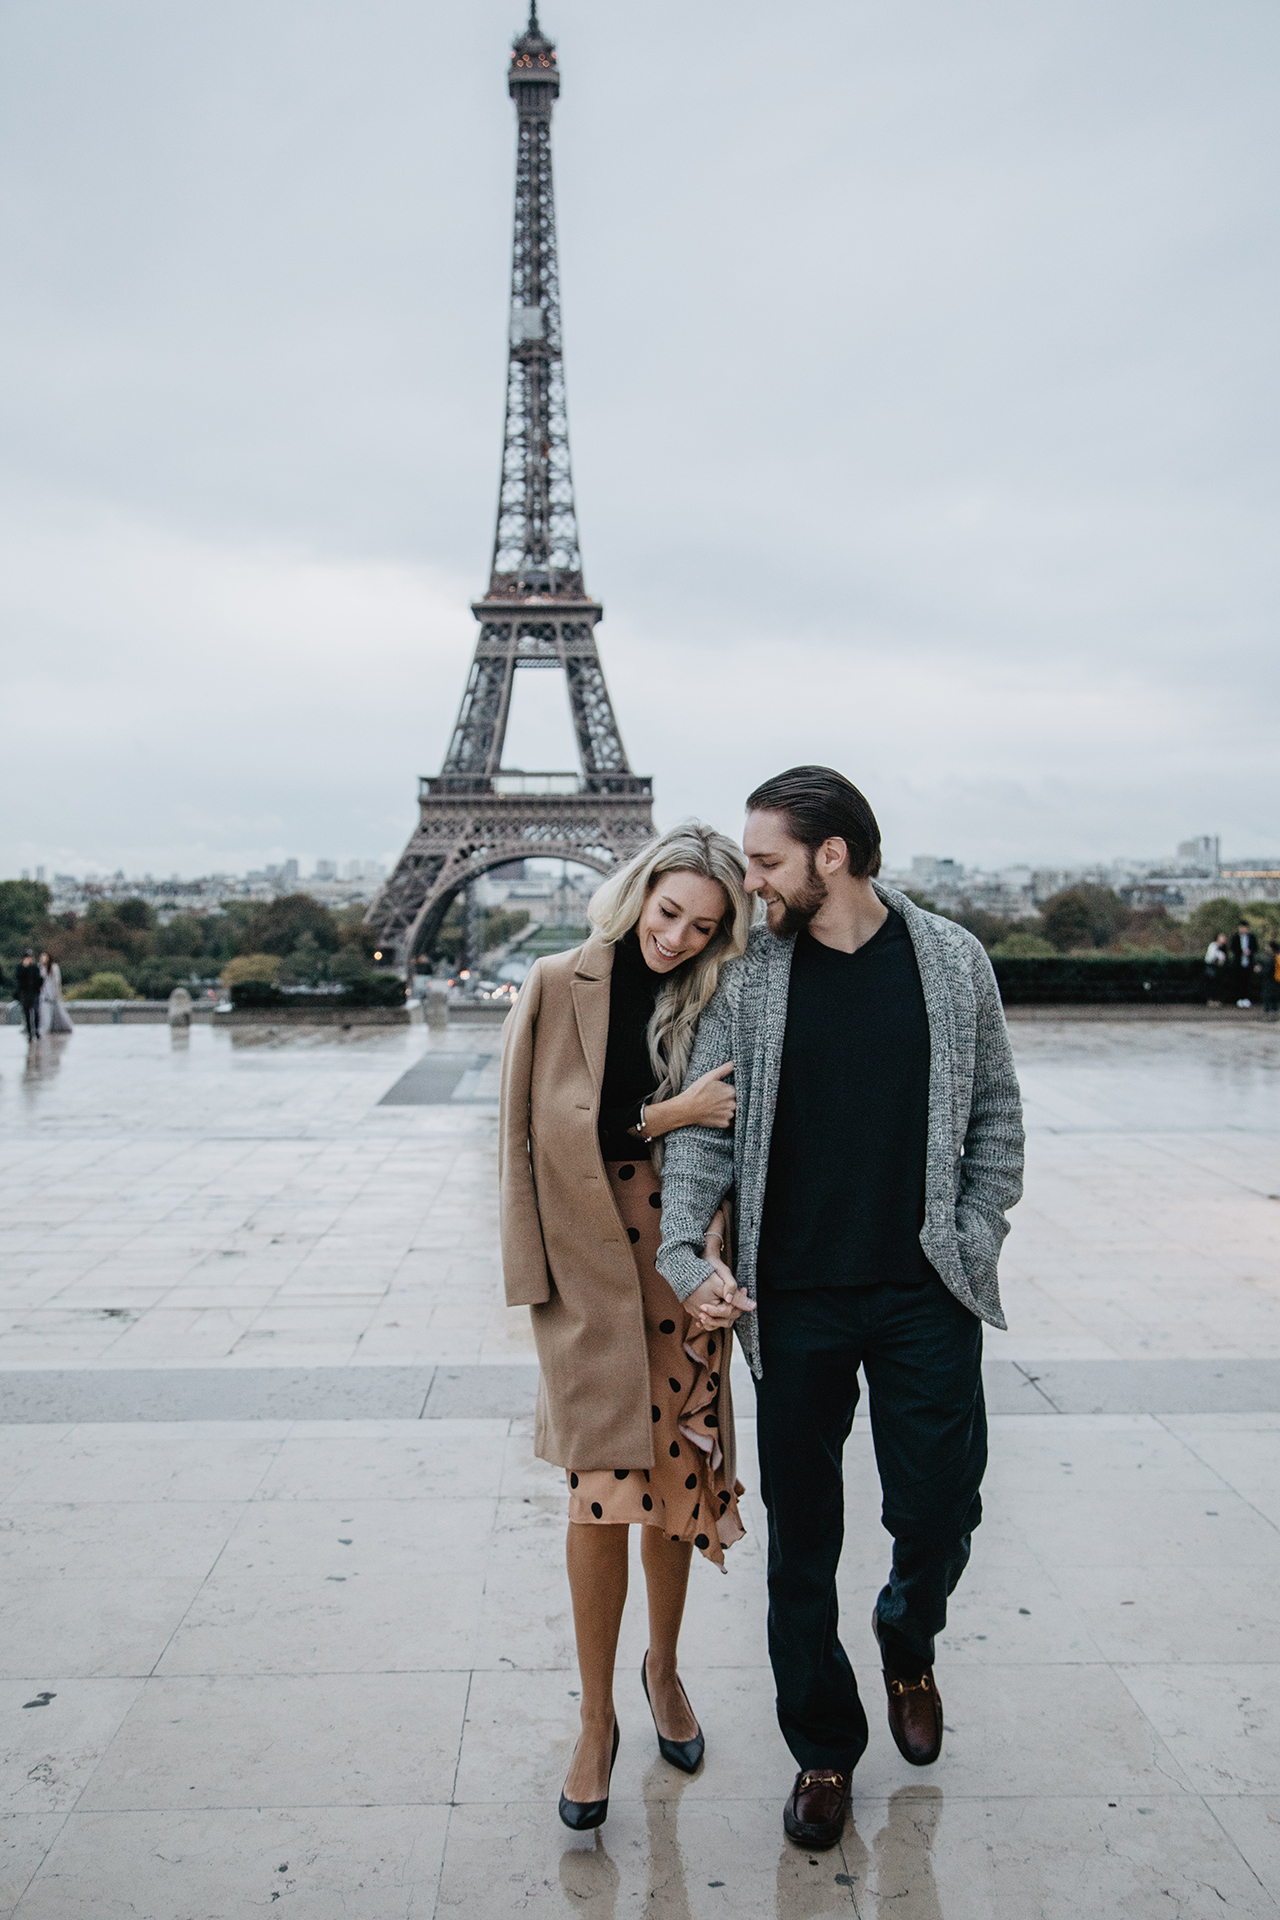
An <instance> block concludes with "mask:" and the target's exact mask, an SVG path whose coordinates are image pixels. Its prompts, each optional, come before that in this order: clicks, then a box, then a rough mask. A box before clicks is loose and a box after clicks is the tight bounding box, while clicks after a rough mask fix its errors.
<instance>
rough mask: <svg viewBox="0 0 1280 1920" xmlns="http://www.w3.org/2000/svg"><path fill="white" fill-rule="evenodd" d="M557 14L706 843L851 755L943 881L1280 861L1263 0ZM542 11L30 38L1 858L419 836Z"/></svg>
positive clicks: (607, 355) (342, 13)
mask: <svg viewBox="0 0 1280 1920" xmlns="http://www.w3.org/2000/svg"><path fill="white" fill-rule="evenodd" d="M544 14H545V21H546V25H547V27H548V29H549V31H551V32H552V33H553V34H554V35H555V36H556V37H557V39H558V41H559V44H560V52H561V61H562V66H563V69H564V75H565V85H564V93H563V96H562V100H561V104H560V107H559V109H558V112H557V120H556V157H557V187H558V196H559V210H560V218H561V237H562V256H563V278H564V296H565V315H566V338H567V353H568V376H569V398H570V411H571V421H572V431H573V439H574V450H575V464H576V471H577V480H578V491H579V500H580V506H581V515H582V524H583V535H584V545H585V552H586V562H587V571H588V580H589V582H590V584H591V586H592V588H593V590H594V591H595V592H597V593H598V594H600V595H601V597H602V598H603V599H604V601H605V603H606V625H605V628H604V629H603V635H602V644H603V647H604V650H605V655H606V663H607V667H608V671H609V674H610V678H611V683H612V685H613V689H614V694H615V700H616V702H617V704H618V707H619V710H620V714H621V719H622V724H623V730H624V735H625V737H626V739H627V743H628V746H629V749H630V751H631V755H632V759H633V762H634V763H635V764H636V766H637V767H638V768H640V769H641V770H642V771H645V772H652V773H653V774H654V775H655V777H656V779H657V783H658V785H657V791H658V811H659V814H660V816H661V817H663V818H665V819H670V818H674V817H676V816H678V815H679V814H681V813H683V812H686V811H690V810H697V811H700V812H704V813H707V814H710V815H711V816H713V817H715V818H717V819H719V820H721V821H722V822H723V823H724V824H726V825H730V826H732V825H733V824H734V823H735V822H736V819H737V816H738V805H739V801H740V797H741V794H742V792H743V790H744V787H745V785H746V784H747V783H748V782H750V781H753V780H754V779H756V778H758V777H760V775H762V774H763V773H765V772H768V771H771V770H774V769H775V768H776V766H777V765H778V764H781V763H786V762H788V761H791V760H794V759H799V758H822V759H828V760H832V761H834V762H835V763H837V764H839V765H841V766H844V767H845V768H846V769H847V770H848V771H850V772H851V773H852V774H854V776H855V777H856V778H859V779H860V780H861V781H862V782H863V783H864V784H865V785H866V787H867V789H868V791H869V792H870V793H871V794H872V797H873V799H874V800H875V802H876V804H877V807H878V809H879V811H880V812H881V814H882V817H883V822H884V826H885V831H886V839H887V842H888V845H889V847H890V850H891V852H892V854H893V855H894V857H906V856H908V855H909V854H910V853H911V852H913V851H918V850H924V849H926V848H928V849H931V850H934V851H938V852H949V853H955V854H957V855H959V857H961V858H964V859H969V860H973V859H989V858H991V859H994V858H1004V857H1008V858H1014V857H1024V856H1028V855H1030V856H1043V857H1049V858H1051V857H1086V856H1098V855H1105V854H1109V853H1112V852H1117V851H1121V850H1130V849H1132V850H1152V851H1156V850H1159V849H1161V848H1168V847H1171V845H1172V843H1173V841H1174V840H1175V839H1177V838H1179V837H1181V836H1182V835H1184V834H1187V833H1191V832H1194V831H1200V830H1206V831H1220V832H1221V833H1222V834H1223V836H1224V840H1225V842H1226V844H1227V846H1228V848H1229V849H1232V850H1235V851H1239V852H1247V851H1251V850H1253V851H1267V850H1271V849H1273V848H1274V847H1275V846H1276V845H1277V844H1280V774H1278V773H1277V756H1276V754H1275V751H1274V747H1273V745H1272V741H1273V737H1274V732H1275V718H1276V705H1277V691H1278V682H1280V668H1278V667H1277V650H1276V645H1275V638H1274V632H1275V610H1276V581H1275V564H1276V563H1275V558H1274V552H1275V548H1276V541H1275V536H1274V524H1275V506H1276V458H1277V456H1276V447H1277V442H1278V438H1280V436H1278V435H1277V422H1276V419H1275V412H1276V402H1275V384H1274V380H1273V379H1272V376H1271V359H1272V357H1273V345H1272V343H1273V341H1274V339H1275V337H1276V334H1277V319H1278V316H1277V312H1276V307H1277V298H1276V294H1277V282H1278V280H1280V275H1278V273H1277V261H1276V251H1275V241H1274V220H1273V210H1272V205H1271V196H1272V186H1271V182H1272V181H1273V180H1274V178H1275V172H1276V159H1277V155H1276V145H1277V140H1276V133H1275V115H1274V105H1273V103H1274V90H1275V82H1276V68H1277V64H1278V63H1277V38H1278V35H1280V27H1278V26H1277V21H1276V16H1275V15H1274V12H1273V11H1272V10H1271V9H1268V8H1264V7H1263V6H1262V5H1261V4H1256V5H1246V4H1238V3H1237V0H1221V4H1219V5H1217V6H1215V7H1214V8H1212V9H1206V8H1204V7H1203V6H1198V5H1196V6H1193V5H1190V4H1185V3H1181V4H1180V3H1179V0H1172V3H1170V0H1161V4H1126V5H1122V6H1120V7H1116V6H1114V5H1111V4H1105V5H1104V4H1102V3H1101V0H1091V3H1090V4H1084V5H1079V6H1075V7H1072V8H1070V9H1068V8H1059V7H1048V8H1034V9H1031V8H1026V7H1025V6H1021V5H1013V4H1011V3H1009V4H987V5H980V6H975V7H970V8H965V9H957V8H954V7H949V6H946V5H944V4H943V3H942V0H914V3H913V0H908V3H907V4H905V5H902V6H898V7H894V8H892V9H887V10H886V9H874V8H871V7H868V6H865V5H862V4H857V5H853V6H849V5H836V4H834V3H830V4H829V3H827V0H812V4H806V5H805V6H803V7H799V8H793V9H791V10H790V11H789V12H788V13H785V14H779V13H778V12H777V10H776V9H774V8H772V7H765V6H764V5H762V4H757V3H756V0H748V3H747V4H743V5H736V6H733V7H729V6H728V5H727V4H724V0H714V4H713V3H712V0H685V3H684V4H683V5H679V6H677V5H675V4H674V0H652V4H649V5H647V6H646V7H645V8H644V9H643V10H642V11H641V12H639V13H637V12H635V11H634V10H627V9H621V8H604V7H601V6H600V5H599V4H598V0H597V4H595V5H590V4H587V0H546V7H545V9H544ZM519 24H520V18H519V8H518V5H517V6H515V7H514V11H513V10H512V8H509V7H508V6H507V5H506V4H503V5H501V6H500V5H498V4H497V3H496V0H476V3H475V4H471V5H468V6H466V7H461V8H458V7H453V8H446V7H443V6H440V5H424V4H421V3H419V4H417V5H414V6H412V7H411V6H409V5H408V4H407V0H385V3H384V4H377V5H374V6H370V7H365V8H361V9H354V8H350V7H339V6H337V5H334V4H332V3H331V0H308V4H306V5H305V6H303V5H301V4H299V3H298V0H275V4H273V5H272V6H271V7H270V8H257V7H250V6H248V5H247V4H231V5H227V6H224V7H222V8H220V9H218V10H216V11H214V12H210V11H209V10H207V9H198V8H196V7H195V6H193V5H189V4H179V5H176V6H175V5H164V6H161V5H159V4H158V0H157V3H156V4H149V5H142V4H136V3H134V4H130V3H129V0H122V3H121V4H118V5H116V6H114V7H112V8H111V9H109V10H108V9H103V8H100V7H96V6H93V5H91V4H89V0H80V3H79V4H67V5H64V6H62V7H60V8H59V9H57V10H56V11H55V12H51V11H50V10H49V9H46V8H39V7H36V6H35V5H32V4H26V5H24V6H19V7H15V8H11V9H9V10H8V12H7V13H6V14H5V16H4V19H3V22H2V23H0V169H2V172H3V182H4V187H3V193H2V195H0V239H2V241H3V247H4V255H5V259H6V276H5V283H6V284H5V291H4V294H3V299H2V302H0V369H2V370H3V371H0V446H2V447H3V453H2V454H0V487H2V488H3V504H4V525H3V534H2V538H3V546H4V552H3V554H2V555H0V559H3V562H4V565H3V575H2V577H0V618H2V620H3V634H4V638H3V643H2V644H3V648H4V661H5V687H6V696H7V697H6V702H5V707H6V713H5V719H4V722H3V734H2V735H0V740H2V742H3V753H2V754H0V760H2V761H3V769H2V770H0V867H2V868H3V869H4V870H6V871H13V870H14V869H15V868H16V867H17V866H18V865H19V864H22V865H30V864H32V863H33V862H35V861H37V860H43V861H45V862H46V863H57V862H62V863H64V864H66V863H71V862H73V861H76V862H80V863H86V862H88V863H93V864H98V865H105V864H107V863H108V862H110V863H111V864H115V863H116V862H117V861H122V862H123V863H124V864H125V865H126V866H132V865H137V866H139V867H143V866H146V867H150V868H152V869H153V870H157V871H168V870H170V869H171V868H178V869H181V870H184V871H194V870H198V869H199V868H201V867H206V866H208V865H210V864H214V863H218V862H226V863H231V864H243V863H247V862H250V861H252V862H254V863H256V862H257V861H259V860H260V859H262V858H264V857H272V856H274V855H278V854H282V853H288V852H296V853H300V854H303V855H304V856H307V855H311V854H314V853H330V854H334V855H339V856H341V855H346V854H358V853H373V852H384V853H385V852H394V851H395V850H397V849H398V847H399V845H400V843H401V842H402V840H403V839H404V837H405V835H406V833H407V831H408V828H409V826H410V824H411V821H412V815H413V792H414V788H413V781H414V777H415V776H416V774H417V773H419V772H422V771H429V770H431V769H432V768H434V766H435V765H436V764H438V761H439V757H440V754H441V753H442V751H443V747H444V744H445V739H446V736H447V733H448V728H449V725H450V723H451V721H452V717H453V712H454V710H455V708H456V704H457V700H458V698H459V695H460V693H461V690H462V684H463V680H464V676H465V670H466V665H467V660H468V657H469V652H470V644H471V637H472V632H473V628H472V623H471V619H470V615H469V613H468V611H467V601H468V599H469V598H470V596H471V595H472V594H473V593H475V592H476V591H478V590H479V589H480V587H481V586H482V584H483V581H484V578H485V573H486V569H487V558H488V544H489V539H490V534H491V523H492V512H493V505H494V494H495V487H496V477H497V457H498V442H499V434H500V425H501V420H500V409H501V398H502V356H503V350H504V319H505V302H506V275H507V257H506V256H507V247H508V236H509V222H510V188H511V181H510V174H511V160H512V144H513V142H512V131H513V130H512V113H511V108H510V105H509V102H508V101H507V99H506V96H505V89H504V84H503V69H504V64H505V57H506V46H507V42H508V41H509V38H510V35H511V33H512V32H513V31H514V30H515V29H516V28H517V27H518V25H519ZM528 694H529V697H530V698H534V697H535V696H534V695H533V691H532V689H529V690H528ZM534 720H536V721H537V726H538V731H539V737H543V736H544V734H545V722H544V721H543V720H542V719H540V718H539V717H538V716H537V715H534V716H533V718H532V719H531V721H530V730H532V729H533V724H534ZM520 724H522V722H521V721H520V717H519V716H517V725H518V726H519V725H520ZM516 744H517V743H516V741H514V740H513V747H514V746H515V745H516Z"/></svg>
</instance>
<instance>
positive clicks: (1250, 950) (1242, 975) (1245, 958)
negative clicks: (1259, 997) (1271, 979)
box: [1231, 920, 1262, 1007]
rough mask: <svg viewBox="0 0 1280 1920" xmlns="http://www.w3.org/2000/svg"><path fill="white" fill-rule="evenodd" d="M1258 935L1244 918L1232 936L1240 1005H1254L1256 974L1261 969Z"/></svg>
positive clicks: (1233, 965)
mask: <svg viewBox="0 0 1280 1920" xmlns="http://www.w3.org/2000/svg"><path fill="white" fill-rule="evenodd" d="M1261 967H1262V962H1261V960H1260V958H1259V953H1258V936H1257V934H1256V933H1254V931H1253V930H1252V928H1251V927H1250V925H1249V922H1248V921H1247V920H1242V921H1241V922H1240V925H1239V926H1238V927H1237V928H1236V931H1235V932H1234V933H1233V934H1232V936H1231V973H1232V986H1233V987H1234V989H1235V991H1234V999H1235V1003H1236V1005H1237V1006H1238V1007H1251V1006H1252V1005H1253V994H1254V976H1255V975H1256V974H1258V973H1259V972H1260V971H1261Z"/></svg>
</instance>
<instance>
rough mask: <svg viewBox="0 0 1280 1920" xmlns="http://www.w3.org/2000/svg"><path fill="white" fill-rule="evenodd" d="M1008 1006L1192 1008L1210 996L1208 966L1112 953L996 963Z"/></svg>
mask: <svg viewBox="0 0 1280 1920" xmlns="http://www.w3.org/2000/svg"><path fill="white" fill-rule="evenodd" d="M991 964H992V966H993V967H994V968H995V972H996V979H997V981H998V982H999V984H1000V997H1001V998H1002V999H1003V1000H1004V1002H1005V1004H1006V1005H1007V1006H1011V1007H1027V1006H1054V1005H1057V1006H1069V1005H1071V1004H1073V1003H1074V1004H1076V1005H1081V1004H1094V1005H1097V1004H1100V1003H1103V1002H1110V1003H1111V1004H1116V1003H1118V1002H1123V1003H1125V1004H1128V1005H1130V1006H1138V1005H1142V1006H1165V1007H1169V1006H1189V1005H1192V1004H1194V1003H1195V1002H1196V1001H1201V1000H1204V999H1205V998H1206V992H1205V973H1204V962H1203V960H1198V959H1194V958H1192V959H1174V958H1171V957H1169V956H1165V957H1164V958H1161V959H1150V960H1144V959H1141V958H1138V959H1134V958H1130V957H1128V956H1126V957H1124V958H1120V957H1118V956H1116V955H1114V954H1105V955H1100V956H1099V957H1098V959H1096V960H1093V959H1089V958H1087V957H1085V956H1083V955H1079V954H1062V955H1060V956H1059V957H1058V958H1056V959H1053V960H1039V959H1037V960H992V962H991Z"/></svg>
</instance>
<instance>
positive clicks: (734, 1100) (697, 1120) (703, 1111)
mask: <svg viewBox="0 0 1280 1920" xmlns="http://www.w3.org/2000/svg"><path fill="white" fill-rule="evenodd" d="M732 1072H733V1062H732V1060H726V1061H725V1063H724V1065H723V1066H722V1067H713V1068H712V1070H711V1072H710V1073H704V1074H703V1075H702V1076H701V1078H700V1079H697V1080H695V1081H694V1082H693V1083H692V1085H691V1086H688V1087H686V1088H685V1090H684V1092H683V1093H682V1094H680V1095H678V1098H679V1101H680V1106H681V1114H680V1124H681V1126H683V1127H731V1126H732V1125H733V1116H734V1114H735V1113H736V1112H737V1110H738V1096H737V1095H736V1094H735V1092H734V1090H733V1088H732V1087H726V1085H725V1083H724V1078H725V1075H726V1074H727V1073H732Z"/></svg>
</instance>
